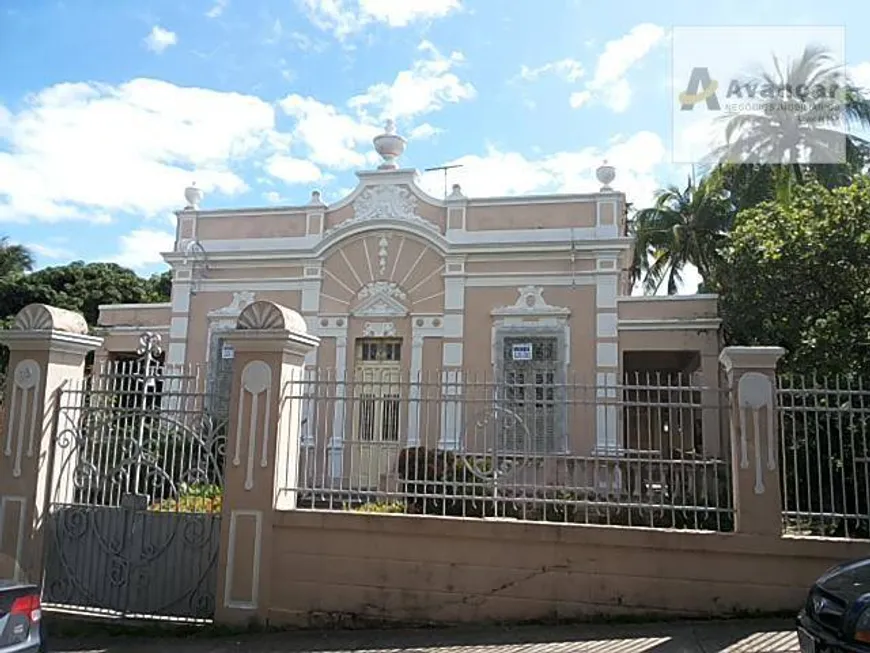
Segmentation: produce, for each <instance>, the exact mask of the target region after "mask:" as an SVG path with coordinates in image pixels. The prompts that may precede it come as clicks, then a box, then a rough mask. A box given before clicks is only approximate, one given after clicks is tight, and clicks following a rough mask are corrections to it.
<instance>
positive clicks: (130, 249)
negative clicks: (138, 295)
mask: <svg viewBox="0 0 870 653" xmlns="http://www.w3.org/2000/svg"><path fill="white" fill-rule="evenodd" d="M174 247H175V235H174V234H172V233H169V232H167V231H154V230H153V229H136V230H134V231H131V232H130V233H129V234H126V235H124V236H121V238H120V239H119V241H118V253H117V254H116V255H115V256H114V257H112V259H111V261H112V262H114V263H117V264H118V265H123V266H124V267H128V268H132V269H134V270H141V269H142V268H147V267H150V266H152V265H157V264H159V263H163V257H162V256H161V255H160V254H161V253H162V252H171V251H172V250H173V248H174Z"/></svg>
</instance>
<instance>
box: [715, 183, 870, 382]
mask: <svg viewBox="0 0 870 653" xmlns="http://www.w3.org/2000/svg"><path fill="white" fill-rule="evenodd" d="M867 261H870V181H868V179H866V178H861V179H858V180H856V181H855V182H854V183H853V184H851V185H850V186H848V187H843V188H836V189H828V188H825V187H824V186H823V185H822V184H820V183H817V182H812V183H808V184H804V185H803V186H800V187H797V188H796V189H795V192H794V194H793V196H792V198H791V200H790V201H789V202H787V203H783V202H772V201H768V202H764V203H762V204H760V205H759V206H757V207H755V208H752V209H749V210H746V211H743V212H741V213H740V214H738V216H737V218H736V221H735V225H734V229H733V231H732V233H731V235H730V238H729V240H728V244H727V247H724V248H722V258H721V260H720V262H719V263H718V264H717V266H716V268H715V270H714V272H713V274H712V285H713V288H714V289H715V290H716V291H718V292H719V293H720V296H721V299H720V302H721V312H722V318H723V321H724V328H725V337H726V339H727V340H728V341H729V342H731V343H734V344H741V345H780V346H783V347H785V349H786V351H787V352H788V353H787V355H786V356H787V358H786V359H785V361H784V364H785V366H786V368H787V369H789V370H791V371H796V372H801V373H816V374H819V375H824V374H844V373H864V374H866V373H867V371H868V370H870V265H868V263H867Z"/></svg>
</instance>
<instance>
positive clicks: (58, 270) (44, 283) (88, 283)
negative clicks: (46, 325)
mask: <svg viewBox="0 0 870 653" xmlns="http://www.w3.org/2000/svg"><path fill="white" fill-rule="evenodd" d="M170 285H171V278H170V276H169V273H168V272H166V273H163V274H158V275H154V276H152V277H151V278H143V277H140V276H138V275H137V274H136V273H135V272H133V271H132V270H129V269H127V268H125V267H122V266H120V265H117V264H116V263H84V262H82V261H76V262H74V263H70V264H68V265H61V266H57V267H48V268H43V269H41V270H37V271H36V272H32V273H30V274H27V275H21V274H12V275H5V276H3V277H0V312H2V319H3V320H4V322H7V323H8V321H10V320H11V319H12V318H14V317H15V314H16V313H18V311H20V310H21V309H22V308H24V307H25V306H27V305H28V304H31V303H34V302H40V303H45V304H51V305H53V306H57V307H59V308H66V309H69V310H72V311H78V312H80V313H82V314H83V315H84V316H85V319H86V320H87V322H88V324H90V325H91V326H95V325H96V324H97V319H98V317H99V307H100V305H101V304H127V303H132V304H135V303H154V302H163V301H169V290H170Z"/></svg>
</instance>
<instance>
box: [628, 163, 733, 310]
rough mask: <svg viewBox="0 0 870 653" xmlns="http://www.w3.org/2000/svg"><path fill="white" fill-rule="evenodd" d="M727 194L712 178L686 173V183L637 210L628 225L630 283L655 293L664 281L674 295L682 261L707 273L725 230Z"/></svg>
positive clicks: (729, 209)
mask: <svg viewBox="0 0 870 653" xmlns="http://www.w3.org/2000/svg"><path fill="white" fill-rule="evenodd" d="M732 213H733V212H732V207H731V203H730V201H729V199H728V195H727V193H724V192H723V187H722V185H721V184H720V183H719V181H718V179H717V178H714V177H706V178H704V179H702V180H701V181H699V182H697V183H696V182H695V181H694V180H692V179H691V178H690V179H689V180H688V182H687V183H686V186H685V188H683V189H680V188H678V187H677V186H669V187H668V188H665V189H663V190H661V191H659V192H658V194H657V196H656V200H655V204H654V205H653V206H652V207H650V208H646V209H641V210H639V211H637V213H635V215H634V219H633V220H632V224H631V232H632V234H633V235H634V238H635V247H634V255H633V261H632V267H631V279H632V282H633V283H636V282H638V281H640V282H641V283H642V285H643V290H644V293H646V294H654V293H656V292H657V291H658V290H659V288H661V286H662V284H665V287H666V288H667V292H668V294H675V293H676V292H677V286H678V284H679V283H680V281H681V280H682V272H683V269H684V268H685V266H686V265H689V264H691V265H694V266H695V267H696V268H698V271H699V273H700V274H701V276H702V277H703V278H705V279H706V278H707V276H708V274H709V272H710V270H711V269H712V267H713V265H714V264H715V259H716V257H717V256H718V254H717V251H718V247H719V245H720V243H721V242H722V241H723V239H724V238H725V236H726V234H727V230H728V228H729V225H730V221H731V215H732Z"/></svg>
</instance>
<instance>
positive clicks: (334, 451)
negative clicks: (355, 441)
mask: <svg viewBox="0 0 870 653" xmlns="http://www.w3.org/2000/svg"><path fill="white" fill-rule="evenodd" d="M347 331H348V320H344V332H343V333H342V334H341V335H337V336H335V378H336V379H338V381H339V383H338V384H337V385H336V388H335V406H334V407H333V411H332V435H331V436H330V438H329V444H328V445H327V449H328V456H329V466H330V470H331V477H332V480H333V481H335V480H337V479H341V477H342V473H343V471H344V439H345V433H344V429H345V426H346V417H347V415H346V410H345V409H346V403H347V402H346V401H345V395H346V391H347V384H346V383H342V381H345V380H346V379H347V335H348V334H347Z"/></svg>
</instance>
